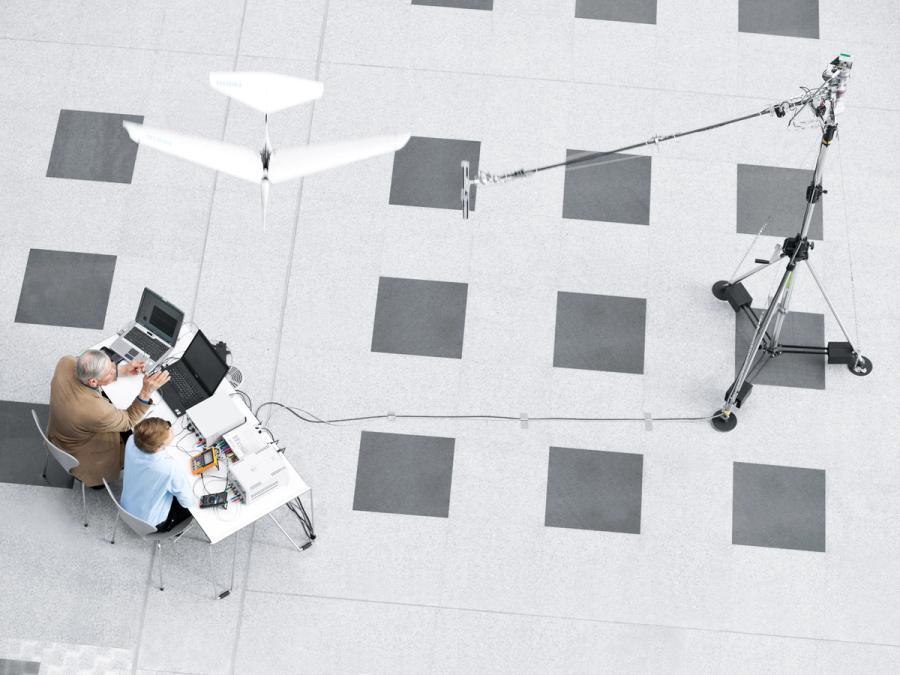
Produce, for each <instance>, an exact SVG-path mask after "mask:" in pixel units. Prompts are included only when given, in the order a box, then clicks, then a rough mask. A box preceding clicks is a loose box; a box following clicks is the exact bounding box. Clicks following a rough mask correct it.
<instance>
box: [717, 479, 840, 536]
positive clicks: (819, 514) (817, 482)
mask: <svg viewBox="0 0 900 675" xmlns="http://www.w3.org/2000/svg"><path fill="white" fill-rule="evenodd" d="M731 543H733V544H744V545H746V546H769V547H772V548H791V549H799V550H802V551H823V552H824V551H825V472H824V471H823V470H821V469H800V468H796V467H792V466H771V465H769V464H745V463H743V462H735V463H734V506H733V510H732V525H731Z"/></svg>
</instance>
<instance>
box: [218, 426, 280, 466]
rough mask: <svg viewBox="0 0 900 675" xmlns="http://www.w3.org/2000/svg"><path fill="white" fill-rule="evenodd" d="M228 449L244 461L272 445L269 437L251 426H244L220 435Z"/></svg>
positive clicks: (256, 427)
mask: <svg viewBox="0 0 900 675" xmlns="http://www.w3.org/2000/svg"><path fill="white" fill-rule="evenodd" d="M222 438H224V439H225V442H226V443H228V447H229V448H231V450H232V451H233V452H234V454H235V456H236V457H237V458H238V459H244V457H247V456H248V455H253V454H256V453H257V452H259V451H260V450H262V449H263V448H265V447H267V446H268V445H271V444H272V439H271V438H269V435H268V434H267V433H266V432H264V431H263V430H262V429H260V428H259V427H258V426H255V425H253V424H244V425H242V426H239V427H238V428H237V429H235V430H234V431H229V432H227V433H224V434H222Z"/></svg>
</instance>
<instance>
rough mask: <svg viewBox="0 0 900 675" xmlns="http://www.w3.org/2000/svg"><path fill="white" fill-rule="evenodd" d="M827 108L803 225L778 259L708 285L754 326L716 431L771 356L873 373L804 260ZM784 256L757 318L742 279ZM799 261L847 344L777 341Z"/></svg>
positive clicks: (830, 136) (729, 421)
mask: <svg viewBox="0 0 900 675" xmlns="http://www.w3.org/2000/svg"><path fill="white" fill-rule="evenodd" d="M829 112H832V114H830V116H829V117H830V119H829V121H828V122H827V123H826V124H825V126H824V130H823V132H822V142H821V145H820V146H819V156H818V158H817V159H816V168H815V171H814V172H813V178H812V182H811V183H810V185H809V187H807V188H806V208H805V210H804V212H803V224H802V226H801V227H800V232H798V233H797V234H796V235H794V236H793V237H788V238H787V239H785V240H784V242H783V243H782V245H781V252H780V255H779V256H778V257H776V258H774V259H772V260H760V259H757V260H756V262H757V263H758V264H759V266H758V267H756V268H754V269H752V270H750V271H749V272H747V273H746V274H742V275H740V276H738V277H736V278H734V279H732V280H731V281H717V282H716V283H715V284H713V288H712V292H713V295H714V296H715V297H716V298H718V299H719V300H727V301H728V303H729V304H730V305H731V307H732V308H733V309H734V311H735V312H736V313H738V314H743V315H744V316H746V317H747V319H748V320H749V321H750V323H751V324H752V325H753V327H754V329H755V330H754V333H753V338H752V339H751V340H750V347H749V349H748V350H747V355H746V356H745V357H744V361H743V363H742V364H741V367H740V369H739V370H738V374H737V377H736V378H735V379H734V382H732V384H731V386H730V387H729V388H728V391H727V392H725V403H724V404H723V406H722V408H721V409H720V410H718V411H717V412H716V414H715V416H714V417H713V418H712V425H713V427H715V428H716V429H717V430H719V431H731V430H732V429H734V427H735V426H736V425H737V416H736V415H735V414H734V408H735V407H737V408H740V407H741V404H742V403H743V402H744V401H746V400H747V397H748V396H749V395H750V392H751V390H752V389H753V384H752V381H753V380H754V379H755V378H756V376H757V375H759V373H760V372H761V371H762V369H763V368H765V367H766V365H768V364H769V363H771V361H772V359H774V358H777V357H779V356H784V355H789V354H820V355H822V356H827V357H828V363H838V364H841V363H842V364H846V365H847V367H848V368H849V369H850V372H851V373H853V374H854V375H860V376H863V375H868V374H869V373H871V372H872V362H871V361H870V360H869V359H867V358H866V357H865V356H863V355H861V354H860V353H859V350H858V349H857V348H856V347H855V346H854V345H853V341H852V339H851V338H850V336H849V335H848V334H847V330H846V329H845V328H844V324H843V323H842V322H841V319H840V317H839V316H838V315H837V311H836V310H835V309H834V305H833V304H831V300H829V298H828V295H827V294H826V293H825V289H824V288H823V286H822V282H821V281H820V280H819V277H818V275H817V274H816V272H815V270H814V269H813V267H812V264H811V263H810V262H809V254H810V251H812V249H813V246H814V245H813V242H810V241H809V240H808V233H809V226H810V223H811V222H812V217H813V213H814V212H815V208H816V205H817V204H818V203H819V199H820V198H821V196H822V194H823V192H824V191H823V190H822V171H823V169H824V166H825V157H826V155H827V152H828V149H829V147H831V143H832V141H833V140H834V136H835V132H836V131H837V123H836V122H834V117H833V111H829ZM783 258H787V261H788V262H787V267H786V269H785V271H784V275H783V276H782V277H781V281H780V283H779V284H778V289H777V290H776V291H775V295H774V296H773V297H772V299H771V301H770V302H769V306H768V307H767V308H766V310H765V312H764V313H763V315H762V316H761V317H760V316H758V315H757V313H756V311H755V310H753V309H752V307H751V304H752V302H753V298H752V297H751V296H750V293H748V292H747V289H746V288H744V285H743V284H742V283H741V282H742V281H744V280H745V279H747V278H748V277H750V276H752V275H754V274H756V273H757V272H761V271H762V270H764V269H767V268H769V267H771V266H772V265H775V264H776V263H778V262H779V261H780V260H781V259H783ZM800 263H806V268H807V269H808V270H809V273H810V275H811V276H812V278H813V280H814V281H815V282H816V286H817V287H818V289H819V291H820V292H821V293H822V297H823V298H824V299H825V304H827V305H828V309H829V310H830V311H831V314H832V316H834V318H835V321H837V324H838V326H840V328H841V332H842V333H843V334H844V337H845V338H846V339H847V341H846V342H829V343H828V345H827V346H825V347H819V346H809V345H788V344H783V343H782V342H781V333H782V329H783V328H784V320H785V317H787V314H788V309H789V307H790V304H791V294H792V293H793V290H794V278H795V274H796V273H797V266H798V265H799V264H800ZM770 328H771V331H770Z"/></svg>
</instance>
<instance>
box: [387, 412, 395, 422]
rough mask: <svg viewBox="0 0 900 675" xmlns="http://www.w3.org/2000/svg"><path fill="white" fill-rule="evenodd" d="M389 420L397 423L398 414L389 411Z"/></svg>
mask: <svg viewBox="0 0 900 675" xmlns="http://www.w3.org/2000/svg"><path fill="white" fill-rule="evenodd" d="M387 418H388V421H389V422H396V421H397V413H395V412H393V411H391V410H388V414H387Z"/></svg>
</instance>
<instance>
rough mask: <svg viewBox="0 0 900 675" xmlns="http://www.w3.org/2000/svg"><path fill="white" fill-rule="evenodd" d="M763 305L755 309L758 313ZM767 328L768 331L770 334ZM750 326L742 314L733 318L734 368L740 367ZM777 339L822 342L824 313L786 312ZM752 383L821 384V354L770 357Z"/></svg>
mask: <svg viewBox="0 0 900 675" xmlns="http://www.w3.org/2000/svg"><path fill="white" fill-rule="evenodd" d="M764 312H765V309H757V310H756V313H757V315H758V316H759V317H762V315H763V313H764ZM771 332H772V331H771V328H770V330H769V333H770V334H771ZM751 339H753V326H752V325H751V324H750V322H749V321H748V320H747V319H746V318H745V317H744V316H743V315H742V314H739V315H738V316H737V320H736V321H735V340H734V370H735V376H737V373H738V372H739V371H740V368H741V364H742V363H743V362H744V357H745V356H746V355H747V349H748V348H749V347H750V340H751ZM780 341H781V343H782V344H788V345H803V346H813V347H823V346H825V317H824V316H823V315H821V314H810V313H807V312H788V315H787V317H785V320H784V329H783V330H782V333H781V340H780ZM753 384H774V385H778V386H781V387H801V388H804V389H824V388H825V357H824V356H819V355H816V354H782V355H781V356H779V357H777V358H774V359H772V360H771V361H770V362H769V364H768V365H766V366H765V367H764V368H763V370H762V372H761V373H760V374H759V375H757V377H756V378H755V379H754V380H753Z"/></svg>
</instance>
